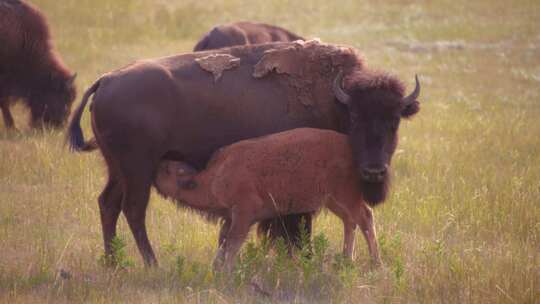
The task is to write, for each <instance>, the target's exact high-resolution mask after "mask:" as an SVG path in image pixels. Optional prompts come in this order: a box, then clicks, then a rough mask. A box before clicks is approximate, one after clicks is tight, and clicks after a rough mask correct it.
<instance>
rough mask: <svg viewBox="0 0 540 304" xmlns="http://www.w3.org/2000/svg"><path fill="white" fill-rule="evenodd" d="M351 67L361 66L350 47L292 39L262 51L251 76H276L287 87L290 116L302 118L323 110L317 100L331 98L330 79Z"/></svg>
mask: <svg viewBox="0 0 540 304" xmlns="http://www.w3.org/2000/svg"><path fill="white" fill-rule="evenodd" d="M351 68H358V69H359V68H362V60H361V58H360V56H359V54H357V53H356V52H355V51H354V49H352V48H348V47H341V46H336V45H332V44H325V43H322V42H320V41H319V40H309V41H294V42H293V43H292V45H290V46H288V47H286V48H276V49H270V50H267V51H266V52H264V54H263V56H262V57H261V59H260V60H259V61H258V62H257V64H255V66H254V68H253V74H252V76H253V77H254V78H264V77H269V76H271V75H278V77H279V79H280V81H281V82H282V83H283V84H284V85H286V86H287V87H288V88H289V96H288V100H289V103H288V114H289V116H291V117H304V116H306V115H311V114H315V115H318V113H315V112H317V111H324V110H326V109H324V108H325V107H326V106H328V105H325V104H320V103H321V102H322V101H326V100H332V98H333V97H332V94H333V93H332V91H331V83H332V81H333V78H334V77H335V75H336V74H337V72H338V71H339V70H340V69H351ZM346 72H347V71H346ZM320 101H321V102H320ZM323 103H324V102H323ZM310 113H311V114H310Z"/></svg>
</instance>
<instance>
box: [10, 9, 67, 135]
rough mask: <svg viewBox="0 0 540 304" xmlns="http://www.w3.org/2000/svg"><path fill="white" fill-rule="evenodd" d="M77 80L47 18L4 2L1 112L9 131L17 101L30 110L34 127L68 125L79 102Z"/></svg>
mask: <svg viewBox="0 0 540 304" xmlns="http://www.w3.org/2000/svg"><path fill="white" fill-rule="evenodd" d="M74 79H75V76H74V75H73V74H72V73H71V72H70V71H69V70H68V68H67V67H66V66H65V65H64V64H63V63H62V60H60V58H59V57H58V55H57V54H56V53H55V51H54V50H53V45H52V42H51V37H50V34H49V27H48V25H47V21H46V20H45V16H43V14H41V12H39V10H38V9H37V8H35V7H34V6H32V5H31V4H29V3H26V2H24V1H20V0H0V108H1V109H2V114H3V117H4V123H5V125H6V127H8V128H13V127H14V122H13V117H12V116H11V112H10V110H9V107H10V104H11V103H12V102H14V101H15V100H16V99H22V101H23V102H24V103H25V104H26V105H27V106H28V107H29V108H30V111H31V125H32V126H33V127H41V126H42V125H43V124H46V125H49V126H54V127H58V126H61V125H63V124H64V123H65V121H66V118H67V116H68V115H69V110H70V108H71V104H72V103H73V100H74V99H75V87H74V84H73V81H74Z"/></svg>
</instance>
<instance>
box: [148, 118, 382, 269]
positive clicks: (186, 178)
mask: <svg viewBox="0 0 540 304" xmlns="http://www.w3.org/2000/svg"><path fill="white" fill-rule="evenodd" d="M359 131H360V133H368V129H363V130H359ZM195 173H196V172H195V170H193V169H192V168H191V167H190V166H189V165H186V164H185V163H183V162H176V161H164V162H162V163H161V164H160V167H159V170H158V173H157V177H156V188H157V189H158V191H159V192H160V193H162V194H163V195H165V196H167V197H171V198H173V199H175V200H178V201H179V204H180V205H181V206H188V207H190V208H193V209H195V210H198V211H200V212H201V213H202V214H203V215H206V217H207V218H209V219H214V218H221V219H223V225H222V227H221V231H220V233H219V249H218V253H217V255H216V259H215V261H214V266H217V267H218V268H220V267H221V266H222V264H223V262H224V263H225V265H224V266H225V269H226V270H231V269H232V266H233V264H234V260H235V257H236V254H237V252H238V250H239V249H240V247H241V245H242V243H243V242H244V240H245V238H246V237H247V235H248V232H249V229H250V226H251V225H252V224H253V223H256V222H258V221H261V220H265V219H271V218H275V217H279V216H282V215H287V214H297V213H302V212H317V211H319V210H320V209H321V208H323V207H326V208H328V209H330V211H332V212H333V213H334V214H335V215H337V216H338V217H339V218H341V220H342V221H343V228H344V242H343V254H344V255H345V256H347V257H349V258H352V257H353V249H354V232H355V230H356V227H360V230H361V231H362V233H363V234H364V237H365V238H366V241H367V243H368V249H369V253H370V255H371V257H372V259H373V260H374V262H376V263H380V258H379V251H378V248H377V247H378V246H377V239H376V236H375V227H374V223H373V214H372V211H371V209H370V208H369V207H368V206H366V204H365V202H364V200H363V199H362V193H361V192H360V190H359V188H358V185H359V184H360V183H361V182H362V181H361V179H360V176H359V173H358V170H357V168H356V165H355V163H354V161H353V157H352V153H351V147H350V145H349V142H348V139H347V136H346V135H343V134H340V133H337V132H335V131H330V130H321V129H308V128H300V129H294V130H289V131H285V132H281V133H276V134H272V135H268V136H264V137H261V138H256V139H248V140H243V141H240V142H237V143H234V144H232V145H230V146H227V147H224V148H221V149H220V150H218V152H216V153H214V155H213V156H212V159H211V160H210V161H209V163H208V167H207V168H206V169H205V170H203V171H201V172H200V173H199V174H195Z"/></svg>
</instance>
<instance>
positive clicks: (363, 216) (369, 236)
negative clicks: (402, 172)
mask: <svg viewBox="0 0 540 304" xmlns="http://www.w3.org/2000/svg"><path fill="white" fill-rule="evenodd" d="M354 207H355V208H354V209H353V215H354V218H355V220H356V223H357V225H358V226H359V227H360V229H361V230H362V234H363V235H364V238H365V239H366V242H367V244H368V251H369V255H370V256H371V258H372V259H373V261H374V262H375V263H377V264H381V258H380V255H379V245H378V244H377V235H376V233H375V223H374V219H373V211H371V208H369V207H368V206H367V205H366V204H365V203H363V202H358V203H356V204H355V205H354Z"/></svg>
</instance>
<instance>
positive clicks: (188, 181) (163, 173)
mask: <svg viewBox="0 0 540 304" xmlns="http://www.w3.org/2000/svg"><path fill="white" fill-rule="evenodd" d="M196 174H197V170H195V168H193V167H192V166H190V165H189V164H187V163H185V162H181V161H174V160H162V161H161V162H160V164H159V166H158V171H157V174H156V178H155V185H156V188H157V190H158V192H159V193H161V194H162V195H164V196H166V197H173V198H174V197H175V196H176V194H177V193H178V191H179V190H181V189H184V190H190V189H193V188H195V187H197V184H196V182H195V180H194V176H195V175H196Z"/></svg>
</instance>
